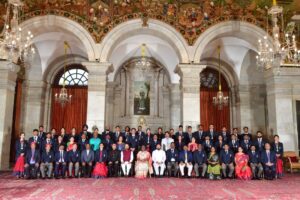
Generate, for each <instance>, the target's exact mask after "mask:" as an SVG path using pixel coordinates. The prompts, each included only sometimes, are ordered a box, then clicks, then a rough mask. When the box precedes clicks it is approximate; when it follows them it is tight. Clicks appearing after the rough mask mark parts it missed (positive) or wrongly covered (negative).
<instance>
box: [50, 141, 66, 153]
mask: <svg viewBox="0 0 300 200" xmlns="http://www.w3.org/2000/svg"><path fill="white" fill-rule="evenodd" d="M61 144H62V145H64V147H65V149H66V147H67V145H66V143H64V142H62V143H60V144H59V143H58V141H55V143H54V146H53V151H54V152H55V153H56V152H57V151H58V150H59V145H61Z"/></svg>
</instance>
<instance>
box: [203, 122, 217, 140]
mask: <svg viewBox="0 0 300 200" xmlns="http://www.w3.org/2000/svg"><path fill="white" fill-rule="evenodd" d="M206 136H209V137H210V139H211V140H212V141H214V142H215V141H216V140H217V139H218V134H217V132H216V131H215V129H214V125H212V124H211V125H209V130H208V131H207V132H206Z"/></svg>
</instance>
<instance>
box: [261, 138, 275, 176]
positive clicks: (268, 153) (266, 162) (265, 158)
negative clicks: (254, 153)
mask: <svg viewBox="0 0 300 200" xmlns="http://www.w3.org/2000/svg"><path fill="white" fill-rule="evenodd" d="M261 162H262V165H263V167H264V174H265V178H266V179H267V180H272V179H274V178H275V175H276V154H275V152H274V151H272V150H271V145H270V144H269V143H266V144H265V150H263V151H262V153H261Z"/></svg>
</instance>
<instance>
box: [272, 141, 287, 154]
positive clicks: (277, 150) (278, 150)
mask: <svg viewBox="0 0 300 200" xmlns="http://www.w3.org/2000/svg"><path fill="white" fill-rule="evenodd" d="M272 150H273V151H274V152H275V153H276V154H280V158H282V156H283V152H284V149H283V144H282V143H281V142H279V143H278V144H277V145H276V144H275V142H274V143H273V144H272Z"/></svg>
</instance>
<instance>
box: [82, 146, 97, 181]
mask: <svg viewBox="0 0 300 200" xmlns="http://www.w3.org/2000/svg"><path fill="white" fill-rule="evenodd" d="M94 159H95V155H94V151H92V150H91V149H90V150H89V153H87V150H83V151H82V152H81V163H82V174H83V176H84V177H90V176H91V171H92V166H93V162H94Z"/></svg>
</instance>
